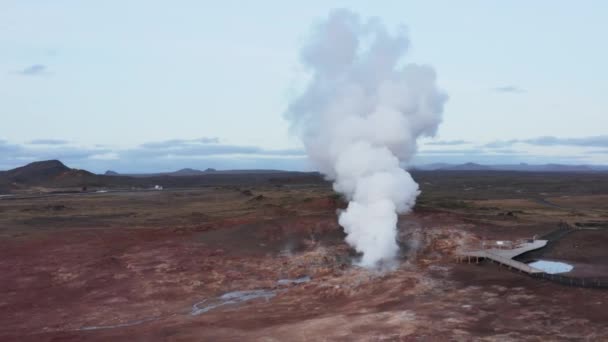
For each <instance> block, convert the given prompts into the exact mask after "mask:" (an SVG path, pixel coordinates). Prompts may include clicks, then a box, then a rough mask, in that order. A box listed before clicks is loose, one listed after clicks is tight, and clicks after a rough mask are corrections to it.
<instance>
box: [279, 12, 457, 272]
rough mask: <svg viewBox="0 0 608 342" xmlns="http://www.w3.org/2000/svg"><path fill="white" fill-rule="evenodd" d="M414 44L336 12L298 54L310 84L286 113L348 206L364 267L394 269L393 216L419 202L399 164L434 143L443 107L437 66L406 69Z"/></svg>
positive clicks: (346, 219) (401, 34)
mask: <svg viewBox="0 0 608 342" xmlns="http://www.w3.org/2000/svg"><path fill="white" fill-rule="evenodd" d="M409 44H410V43H409V38H408V36H407V34H406V31H405V29H404V28H400V29H399V30H395V32H391V30H389V29H387V28H386V27H385V26H384V25H383V23H382V22H381V21H380V20H379V19H378V18H361V17H360V16H359V15H358V14H356V13H354V12H351V11H349V10H346V9H341V10H334V11H332V12H331V13H330V14H329V16H328V17H327V18H326V19H325V20H324V21H322V22H320V23H319V24H318V25H317V26H316V27H315V29H314V31H313V33H312V35H311V36H310V38H309V40H308V42H307V43H306V44H305V46H304V48H303V49H302V51H301V60H302V64H303V65H304V66H306V67H307V68H308V70H309V71H310V73H311V81H310V83H309V84H308V86H307V87H306V88H305V89H304V90H303V92H302V94H301V95H300V96H298V97H297V98H295V99H294V100H293V102H292V103H291V104H290V106H289V108H288V110H287V113H286V118H287V119H288V120H290V122H291V125H292V130H293V131H294V132H296V133H298V134H299V135H300V137H301V138H302V141H303V142H304V145H305V147H306V152H307V154H308V156H309V158H310V160H311V161H312V163H313V164H314V165H315V166H316V167H317V169H318V170H319V171H320V172H321V173H323V174H324V175H326V177H327V178H328V179H330V180H332V181H333V182H334V190H336V191H337V192H339V193H341V194H343V195H344V196H346V198H347V199H348V200H349V202H350V203H349V204H348V207H347V208H346V209H345V210H344V211H342V212H341V213H340V225H341V226H342V227H344V230H345V232H346V234H347V237H346V241H347V242H348V244H349V245H351V246H352V247H353V248H355V249H356V250H357V251H359V252H361V253H362V257H361V259H360V261H359V264H360V265H362V266H364V267H368V268H373V267H377V266H378V265H379V264H383V265H396V264H395V263H394V259H395V257H396V256H397V254H398V251H399V248H398V246H397V243H396V240H395V237H396V235H397V229H396V227H397V215H398V214H406V213H408V212H410V211H411V208H412V207H413V206H414V204H415V202H416V197H417V196H418V194H419V191H418V184H417V183H416V182H415V181H414V180H413V179H412V177H411V176H410V174H409V173H407V172H406V171H405V170H404V169H403V168H402V164H407V163H408V162H409V161H410V160H411V158H412V157H413V155H414V153H415V152H416V148H417V147H416V146H417V145H416V140H417V139H418V138H419V137H421V136H433V135H434V134H435V132H436V131H437V127H438V125H439V123H440V122H441V114H442V112H443V106H444V103H445V102H446V100H447V95H446V94H444V93H443V92H441V91H440V90H439V89H438V87H437V86H436V84H435V83H436V82H435V78H436V76H435V72H434V70H433V69H432V68H431V67H429V66H420V65H415V64H404V57H405V55H406V53H407V50H408V48H409Z"/></svg>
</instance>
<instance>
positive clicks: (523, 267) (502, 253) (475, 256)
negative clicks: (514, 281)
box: [459, 240, 547, 274]
mask: <svg viewBox="0 0 608 342" xmlns="http://www.w3.org/2000/svg"><path fill="white" fill-rule="evenodd" d="M546 245H547V240H534V241H532V242H525V243H522V244H519V245H517V246H516V247H515V248H511V249H500V248H488V249H482V250H478V251H465V252H461V253H460V254H459V260H467V261H469V262H470V261H478V260H479V259H488V260H492V261H494V262H497V263H499V264H502V265H505V266H507V267H510V268H514V269H517V270H519V271H521V272H525V273H529V274H534V273H543V272H544V271H542V270H539V269H537V268H534V267H531V266H529V265H528V264H524V263H523V262H519V261H517V260H513V258H515V257H516V256H518V255H521V254H523V253H526V252H529V251H532V250H535V249H539V248H543V247H545V246H546Z"/></svg>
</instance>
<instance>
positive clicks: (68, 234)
mask: <svg viewBox="0 0 608 342" xmlns="http://www.w3.org/2000/svg"><path fill="white" fill-rule="evenodd" d="M450 175H452V176H450ZM240 177H244V176H240ZM294 177H295V176H294ZM307 177H308V176H307ZM415 177H416V179H417V180H418V181H419V182H420V184H421V186H422V190H423V195H422V197H421V198H420V201H419V204H418V206H417V207H416V209H415V211H414V212H413V213H412V214H410V215H406V216H402V217H401V219H400V223H399V231H400V234H399V240H400V244H401V246H402V255H401V257H400V260H399V262H398V266H397V268H396V269H395V270H393V271H383V272H380V271H370V270H365V269H361V268H359V267H357V266H356V265H354V262H355V261H356V258H357V255H356V253H355V252H354V251H352V250H351V249H350V248H349V247H348V246H347V245H346V244H345V243H344V241H343V238H344V236H343V233H342V230H341V228H340V227H339V226H338V224H337V220H336V210H339V208H341V207H344V205H345V203H344V202H343V201H342V200H341V199H340V198H339V197H338V196H336V195H335V194H334V193H333V192H332V191H331V188H330V187H329V186H328V185H327V184H326V183H324V182H319V181H312V182H311V181H310V178H307V180H306V181H302V182H297V181H296V182H294V178H292V179H289V181H286V182H283V183H281V182H275V183H268V182H261V183H260V182H252V183H251V184H247V182H245V181H244V180H243V179H244V178H239V179H241V181H239V184H238V185H220V184H218V185H217V186H206V187H198V188H189V189H175V190H172V189H171V188H170V187H168V188H166V189H165V190H163V191H122V192H111V191H110V192H101V193H73V194H48V193H46V194H41V193H39V192H40V191H44V189H39V190H37V191H38V192H31V191H30V192H22V193H17V194H16V195H15V196H8V197H2V198H0V274H2V281H1V282H0V289H1V291H2V293H3V296H2V298H1V299H0V317H1V318H2V324H1V325H0V340H3V341H81V340H97V341H108V340H114V341H156V340H159V341H243V340H259V341H323V340H329V341H334V340H338V341H353V340H361V341H369V340H397V341H399V340H406V341H407V340H439V341H442V340H455V341H469V340H473V339H476V340H487V341H527V340H529V341H540V340H543V341H544V340H576V339H587V340H602V339H605V337H606V336H608V324H607V323H608V313H607V312H606V307H607V305H608V291H606V290H602V289H587V288H574V287H567V286H564V285H560V284H556V283H552V282H548V281H544V280H539V279H534V278H531V277H528V276H525V275H523V274H519V273H516V272H512V271H509V270H507V269H502V268H500V267H499V266H496V265H494V264H489V263H480V264H471V265H469V264H458V263H455V262H454V258H453V255H454V254H453V253H454V252H455V250H456V249H457V248H459V247H460V246H463V245H467V244H478V243H479V242H480V241H492V240H497V239H505V240H510V239H520V238H529V237H531V236H533V235H543V234H547V233H549V232H551V231H553V230H555V229H557V228H558V224H559V223H560V222H565V223H567V224H569V225H572V226H577V225H578V226H580V227H586V228H593V229H590V230H581V231H577V232H576V233H573V234H570V235H568V236H566V237H564V238H562V239H560V240H559V241H557V242H555V244H552V246H550V247H551V248H548V249H547V251H546V253H545V254H544V255H542V257H543V258H547V259H551V260H558V261H564V262H569V263H571V264H572V265H574V266H575V268H574V270H573V271H572V274H573V275H580V276H595V277H606V276H608V271H607V269H606V265H607V264H608V250H606V248H605V246H606V242H608V230H604V229H603V228H605V227H606V222H608V207H607V206H606V203H608V202H607V201H606V199H607V198H608V197H607V194H608V191H605V189H602V187H603V186H604V184H605V183H604V182H605V180H604V178H605V177H604V176H601V175H580V174H579V175H555V176H547V177H545V178H544V179H542V178H537V176H536V175H535V174H525V173H521V174H520V173H511V174H508V175H505V174H503V173H492V172H488V175H481V176H480V174H478V173H469V174H467V173H463V172H454V173H453V174H451V173H449V172H444V173H442V174H437V173H418V174H415ZM551 177H561V180H562V181H563V180H564V179H566V180H568V181H570V183H568V184H567V185H563V186H562V185H559V184H560V183H559V181H558V180H556V179H552V178H551ZM594 177H596V178H594ZM597 177H599V183H598V179H597ZM602 177H604V178H602ZM295 178H297V177H295ZM593 181H595V183H596V184H599V185H597V186H593ZM577 182H578V183H577ZM471 188H472V189H471ZM467 189H470V190H467Z"/></svg>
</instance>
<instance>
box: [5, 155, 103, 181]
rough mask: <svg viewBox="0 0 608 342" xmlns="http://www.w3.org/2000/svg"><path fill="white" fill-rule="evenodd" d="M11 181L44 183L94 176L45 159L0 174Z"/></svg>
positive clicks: (56, 161) (57, 161)
mask: <svg viewBox="0 0 608 342" xmlns="http://www.w3.org/2000/svg"><path fill="white" fill-rule="evenodd" d="M0 176H2V177H3V178H5V179H7V180H8V181H9V182H11V183H19V184H30V185H33V184H44V183H47V182H49V181H53V180H56V179H58V178H70V177H79V178H82V177H88V176H94V175H93V174H92V173H90V172H88V171H85V170H78V169H70V168H69V167H67V166H65V165H64V164H63V163H62V162H60V161H59V160H46V161H39V162H33V163H30V164H27V165H25V166H21V167H18V168H16V169H12V170H8V171H4V172H3V173H2V174H0Z"/></svg>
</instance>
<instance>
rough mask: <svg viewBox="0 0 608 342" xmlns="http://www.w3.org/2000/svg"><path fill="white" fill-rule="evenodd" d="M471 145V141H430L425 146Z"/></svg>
mask: <svg viewBox="0 0 608 342" xmlns="http://www.w3.org/2000/svg"><path fill="white" fill-rule="evenodd" d="M466 144H470V142H469V141H466V140H438V141H429V142H427V143H425V145H433V146H455V145H466Z"/></svg>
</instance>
